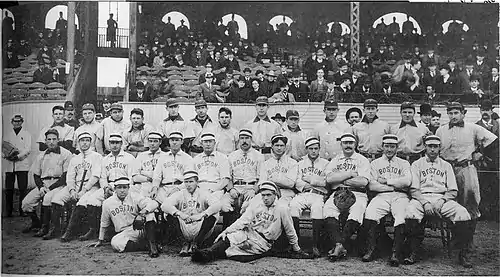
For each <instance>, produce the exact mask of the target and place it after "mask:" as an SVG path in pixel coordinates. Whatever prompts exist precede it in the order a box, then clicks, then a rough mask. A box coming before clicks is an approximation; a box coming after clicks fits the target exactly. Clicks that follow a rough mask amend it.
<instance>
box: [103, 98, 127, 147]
mask: <svg viewBox="0 0 500 277" xmlns="http://www.w3.org/2000/svg"><path fill="white" fill-rule="evenodd" d="M110 109H111V111H110V112H111V116H110V117H106V118H105V119H104V120H103V121H102V123H101V125H102V133H103V137H104V154H105V155H108V154H109V153H110V152H111V145H110V142H109V138H110V136H111V134H122V133H124V132H126V131H127V130H130V128H131V124H130V121H128V120H125V119H123V105H122V104H118V103H113V104H111V107H110ZM120 136H121V135H120ZM122 147H123V146H122Z"/></svg>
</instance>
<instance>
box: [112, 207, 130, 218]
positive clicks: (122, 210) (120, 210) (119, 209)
mask: <svg viewBox="0 0 500 277" xmlns="http://www.w3.org/2000/svg"><path fill="white" fill-rule="evenodd" d="M132 212H134V207H133V206H131V205H127V204H122V205H120V206H118V207H116V208H114V209H113V210H111V215H112V216H117V215H119V214H126V213H132Z"/></svg>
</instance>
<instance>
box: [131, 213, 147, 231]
mask: <svg viewBox="0 0 500 277" xmlns="http://www.w3.org/2000/svg"><path fill="white" fill-rule="evenodd" d="M144 225H146V217H145V216H144V215H141V214H138V215H137V216H136V217H135V218H134V223H132V227H134V230H143V229H144Z"/></svg>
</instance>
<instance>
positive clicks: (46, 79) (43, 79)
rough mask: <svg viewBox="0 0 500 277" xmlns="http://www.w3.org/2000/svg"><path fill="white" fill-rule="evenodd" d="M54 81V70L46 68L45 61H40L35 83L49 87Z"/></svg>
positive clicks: (34, 75) (34, 79)
mask: <svg viewBox="0 0 500 277" xmlns="http://www.w3.org/2000/svg"><path fill="white" fill-rule="evenodd" d="M53 81H54V79H53V72H52V70H50V69H49V68H48V67H47V66H45V62H44V61H43V60H39V61H38V69H37V70H35V72H34V73H33V82H40V83H44V84H46V85H47V84H49V83H51V82H53Z"/></svg>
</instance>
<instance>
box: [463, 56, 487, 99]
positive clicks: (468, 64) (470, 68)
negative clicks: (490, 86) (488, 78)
mask: <svg viewBox="0 0 500 277" xmlns="http://www.w3.org/2000/svg"><path fill="white" fill-rule="evenodd" d="M474 63H475V61H474V60H472V59H467V60H465V70H463V71H462V72H460V73H459V74H458V76H459V84H460V91H462V92H465V91H469V90H470V78H471V76H473V75H478V74H476V73H477V72H476V70H475V69H474ZM478 76H479V77H480V79H479V84H481V85H482V84H483V80H482V77H481V76H480V75H478Z"/></svg>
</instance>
